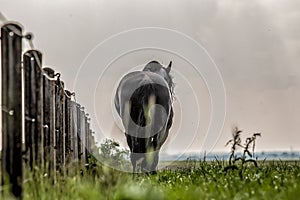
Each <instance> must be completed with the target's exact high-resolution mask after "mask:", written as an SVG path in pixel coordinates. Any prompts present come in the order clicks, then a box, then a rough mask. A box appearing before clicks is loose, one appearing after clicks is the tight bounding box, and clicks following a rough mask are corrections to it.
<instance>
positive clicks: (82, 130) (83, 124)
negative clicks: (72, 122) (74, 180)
mask: <svg viewBox="0 0 300 200" xmlns="http://www.w3.org/2000/svg"><path fill="white" fill-rule="evenodd" d="M85 118H86V116H85V112H84V107H81V111H80V124H81V125H80V127H81V128H80V137H81V153H82V157H81V158H83V163H82V164H85V163H86V150H85V148H86V119H85Z"/></svg>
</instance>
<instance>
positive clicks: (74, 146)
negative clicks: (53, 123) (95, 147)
mask: <svg viewBox="0 0 300 200" xmlns="http://www.w3.org/2000/svg"><path fill="white" fill-rule="evenodd" d="M70 103H71V109H72V111H71V113H72V121H71V123H72V125H71V126H72V131H71V133H72V134H71V148H72V159H73V160H74V161H75V162H78V125H77V117H78V116H77V103H75V102H73V101H71V102H70Z"/></svg>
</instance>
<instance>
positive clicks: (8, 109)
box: [1, 23, 23, 198]
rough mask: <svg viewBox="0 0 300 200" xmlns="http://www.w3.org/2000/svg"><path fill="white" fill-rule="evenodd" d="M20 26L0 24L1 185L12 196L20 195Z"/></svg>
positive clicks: (21, 180)
mask: <svg viewBox="0 0 300 200" xmlns="http://www.w3.org/2000/svg"><path fill="white" fill-rule="evenodd" d="M21 53H22V28H21V27H20V26H19V25H17V24H12V23H9V24H6V25H4V26H2V27H1V63H2V64H1V65H2V66H1V67H2V79H1V80H2V95H1V96H2V155H1V157H2V161H1V162H2V184H7V183H10V190H11V192H12V193H13V195H14V196H16V197H18V198H22V182H23V177H22V83H21V82H22V78H21V77H22V75H21Z"/></svg>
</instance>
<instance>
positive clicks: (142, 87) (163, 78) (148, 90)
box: [115, 61, 173, 172]
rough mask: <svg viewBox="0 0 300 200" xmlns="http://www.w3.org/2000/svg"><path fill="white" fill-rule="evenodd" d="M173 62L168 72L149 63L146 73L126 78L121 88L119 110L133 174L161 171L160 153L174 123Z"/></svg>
mask: <svg viewBox="0 0 300 200" xmlns="http://www.w3.org/2000/svg"><path fill="white" fill-rule="evenodd" d="M171 65H172V62H170V64H169V65H168V67H167V68H164V67H163V66H162V65H161V64H160V63H158V62H157V61H151V62H149V63H148V64H147V65H146V66H145V67H144V69H143V71H135V72H131V73H129V74H127V75H125V76H124V77H123V78H122V79H121V81H120V83H119V86H118V88H117V91H116V95H115V107H116V110H117V112H118V114H119V116H120V117H121V119H122V123H123V126H124V128H125V136H126V139H127V144H128V146H129V148H130V151H131V155H130V158H131V163H132V167H133V172H135V171H136V167H139V168H140V170H141V171H142V172H153V171H155V170H156V168H157V164H158V157H159V150H160V148H161V146H162V145H163V143H164V142H165V141H166V139H167V137H168V134H169V129H170V128H171V126H172V119H173V108H172V101H173V97H172V95H173V81H172V77H171V76H170V71H171Z"/></svg>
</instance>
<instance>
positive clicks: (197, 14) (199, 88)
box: [0, 0, 300, 152]
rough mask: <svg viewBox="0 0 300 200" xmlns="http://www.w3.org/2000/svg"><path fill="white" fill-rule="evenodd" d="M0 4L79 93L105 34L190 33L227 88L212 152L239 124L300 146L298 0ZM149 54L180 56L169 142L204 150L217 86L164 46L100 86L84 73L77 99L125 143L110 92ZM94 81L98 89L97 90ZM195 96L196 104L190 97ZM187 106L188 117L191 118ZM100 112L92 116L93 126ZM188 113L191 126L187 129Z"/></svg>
mask: <svg viewBox="0 0 300 200" xmlns="http://www.w3.org/2000/svg"><path fill="white" fill-rule="evenodd" d="M0 11H1V12H2V13H3V14H4V15H5V16H6V18H7V19H9V20H15V21H18V22H20V23H21V24H23V26H24V27H25V31H29V32H33V33H34V36H35V37H34V44H35V46H36V48H38V49H40V50H41V51H42V52H44V64H45V65H47V66H52V67H53V68H54V69H55V70H57V71H59V72H61V73H62V79H63V80H64V82H65V85H66V87H67V88H69V89H71V90H75V92H76V84H78V83H75V77H76V74H77V72H78V71H79V69H80V66H81V64H82V63H83V61H84V59H85V58H86V57H87V55H88V54H89V52H91V50H92V49H93V48H95V47H96V46H97V45H98V44H99V43H101V42H102V41H104V40H105V39H107V38H108V37H110V36H112V35H114V34H117V33H120V32H122V31H126V30H129V29H133V28H142V27H162V28H168V29H172V30H176V31H179V32H181V33H184V34H186V35H188V36H190V37H191V38H193V39H194V40H196V41H197V42H198V43H199V44H201V45H202V46H203V47H204V48H205V49H206V50H207V52H208V53H209V55H210V57H211V58H212V59H213V61H214V62H215V64H216V65H217V67H218V69H219V71H220V73H221V76H222V79H223V81H224V86H225V89H226V98H227V101H226V109H227V112H226V118H225V124H224V128H223V131H222V132H221V133H220V134H221V135H220V138H219V140H218V141H216V145H215V147H214V149H213V150H214V151H227V150H229V149H228V147H224V144H225V143H226V141H227V140H228V139H230V137H231V127H232V126H233V125H238V126H239V127H240V128H241V129H243V130H244V135H242V137H244V138H245V137H246V136H250V135H251V134H252V133H253V132H262V137H261V138H259V139H258V140H257V146H256V147H257V149H258V150H291V149H293V150H300V134H299V133H300V103H299V102H300V68H299V63H300V1H298V0H277V1H275V0H273V1H271V0H252V1H238V0H219V1H217V0H195V1H190V0H188V1H175V0H166V1H159V0H152V1H141V0H128V1H123V0H110V1H108V0H106V1H101V0H100V1H96V0H90V1H79V0H75V1H74V0H72V1H71V0H69V1H66V0H65V1H58V0H52V1H45V0H43V1H41V0H39V1H37V0H26V1H14V0H13V1H4V0H0ZM176 42H177V41H174V43H176ZM25 46H28V45H27V44H25ZM152 59H157V60H159V61H160V62H162V63H163V64H167V63H168V62H169V61H170V59H171V60H173V69H174V71H173V73H174V74H173V75H174V80H175V82H176V86H177V89H175V92H176V93H177V95H178V99H179V100H180V102H179V100H177V101H176V100H175V103H174V106H175V107H176V110H175V122H176V123H175V124H174V127H173V128H172V130H171V135H170V138H169V140H168V141H167V143H166V145H165V150H166V151H167V152H182V151H199V150H201V144H202V142H203V138H204V135H205V133H206V131H207V129H208V126H209V118H210V115H211V106H212V105H210V100H209V98H210V94H209V92H208V90H207V87H206V85H205V82H204V80H203V79H202V78H201V77H200V76H196V75H195V73H194V72H193V71H192V67H191V66H189V64H188V63H185V61H184V60H182V59H181V58H179V57H178V56H175V55H172V54H170V53H166V52H162V51H158V50H141V51H136V52H134V53H131V54H128V55H125V56H123V57H122V58H120V59H118V60H117V61H115V62H114V63H113V64H112V65H111V66H110V68H109V69H111V70H110V71H109V70H108V71H107V72H106V73H107V74H106V76H104V77H102V79H101V80H100V81H99V82H98V83H97V86H95V85H94V86H90V85H88V80H89V77H81V80H86V82H85V81H82V83H80V84H82V85H84V86H86V93H84V92H81V93H79V94H77V100H78V101H80V102H81V103H82V105H84V106H85V107H86V108H87V111H88V112H90V113H91V112H95V116H96V117H97V119H98V121H101V120H102V119H103V120H104V121H105V123H104V124H105V125H103V127H104V129H105V131H106V135H107V136H108V137H111V138H115V139H116V140H118V141H120V142H121V143H122V144H124V145H125V144H126V143H125V140H124V138H123V135H122V134H121V133H120V131H119V128H118V126H116V125H115V124H116V123H115V122H114V121H113V117H112V109H111V108H110V107H107V106H106V110H105V108H104V107H105V106H103V103H105V101H107V102H106V103H107V105H110V103H111V97H112V96H113V92H112V91H113V89H114V88H115V86H116V84H117V82H118V80H119V79H120V78H121V76H123V75H124V74H125V73H126V72H127V71H129V70H132V69H133V68H136V69H139V67H140V68H141V67H142V65H143V64H144V63H146V62H147V61H150V60H152ZM99 67H104V66H95V71H97V70H96V68H99ZM98 71H99V70H98ZM181 75H182V76H181ZM183 76H184V77H185V78H186V79H185V80H184V78H182V77H183ZM99 77H100V75H99ZM186 81H188V83H186ZM103 86H107V87H103ZM93 87H96V88H97V89H96V90H95V91H91V90H90V88H93ZM189 87H190V88H192V89H189ZM193 95H194V96H196V97H197V99H196V100H195V101H196V102H193V101H194V100H189V99H190V97H191V98H193ZM94 96H95V100H96V101H97V102H100V103H99V104H97V103H95V105H90V104H88V105H86V103H87V102H89V101H88V100H87V99H88V98H94ZM106 98H107V99H108V100H105V99H106ZM194 105H198V106H199V110H200V116H201V120H198V118H197V116H198V114H199V113H198V112H199V110H198V111H197V109H192V108H193V107H191V106H194ZM189 109H191V110H189ZM184 110H188V112H189V113H190V115H189V116H185V115H184V114H183V113H184ZM180 115H181V116H180ZM92 116H94V115H92ZM97 119H92V124H93V126H94V127H95V129H96V130H97V129H98V128H97V126H98V125H97ZM193 120H194V121H193ZM181 121H184V123H183V124H182V126H184V129H183V130H182V131H181V132H180V131H178V130H180V127H179V126H181V125H180V122H181ZM198 121H200V122H199V124H200V126H199V130H198V132H197V134H196V138H194V137H193V136H192V135H189V134H190V133H189V132H192V131H193V130H194V123H198ZM100 123H101V122H100ZM102 123H103V121H102ZM189 123H190V124H189ZM101 126H102V125H101ZM172 131H173V132H172ZM172 133H173V135H172ZM187 136H188V137H187ZM183 140H187V141H185V142H182V141H183ZM183 143H184V144H183Z"/></svg>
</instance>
